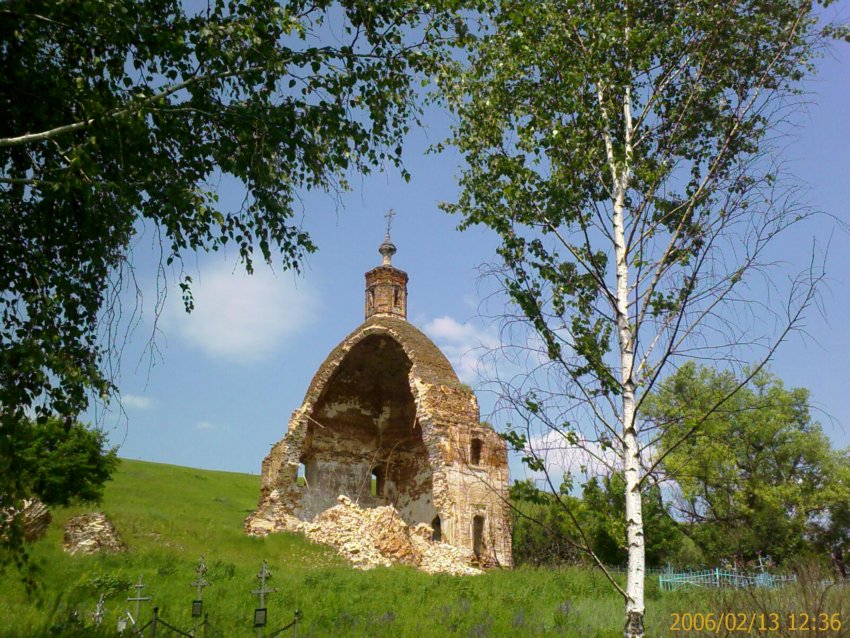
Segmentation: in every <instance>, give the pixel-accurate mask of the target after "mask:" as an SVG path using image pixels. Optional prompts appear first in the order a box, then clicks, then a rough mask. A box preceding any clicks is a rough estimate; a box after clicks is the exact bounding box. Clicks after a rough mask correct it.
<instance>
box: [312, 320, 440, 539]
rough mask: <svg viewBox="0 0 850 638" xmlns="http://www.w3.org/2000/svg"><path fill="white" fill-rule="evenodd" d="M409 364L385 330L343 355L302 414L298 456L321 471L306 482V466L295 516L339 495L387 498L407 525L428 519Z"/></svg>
mask: <svg viewBox="0 0 850 638" xmlns="http://www.w3.org/2000/svg"><path fill="white" fill-rule="evenodd" d="M411 367H412V364H411V361H410V359H409V358H408V357H407V354H406V353H405V351H404V349H403V348H402V347H401V345H400V344H399V343H398V342H397V341H396V340H395V339H393V338H392V337H390V336H388V335H385V334H373V335H370V336H368V337H365V338H363V339H362V340H361V341H359V342H358V343H357V344H356V345H355V346H354V347H352V348H351V350H349V352H348V353H347V354H346V355H345V358H344V359H343V360H342V361H341V362H340V363H339V365H338V367H337V368H336V370H335V371H334V372H333V374H332V375H331V376H330V378H328V380H327V381H326V382H325V385H324V389H323V392H322V394H321V395H320V396H319V397H318V399H317V400H316V403H315V404H314V407H313V410H312V411H311V413H310V415H309V419H310V426H309V432H308V435H307V438H306V439H305V443H304V448H303V449H302V455H305V456H306V455H307V454H309V456H310V457H311V458H314V459H316V460H317V461H318V463H319V464H320V465H321V470H322V471H321V475H320V476H319V479H318V483H317V484H314V483H313V482H310V481H309V478H310V477H309V467H308V471H307V480H308V482H310V490H309V491H306V490H305V492H304V494H305V496H304V498H302V500H301V502H300V504H299V506H298V509H297V511H296V516H298V517H299V518H301V519H302V520H311V519H312V518H313V517H314V516H316V515H317V514H319V513H320V512H323V511H325V510H327V509H329V508H330V507H333V506H334V505H335V504H336V503H337V498H338V497H339V496H340V495H345V496H348V497H349V498H351V499H352V500H353V501H356V502H357V503H359V504H360V506H361V507H377V506H380V505H386V504H391V505H393V507H395V508H396V510H397V511H398V512H399V514H400V515H401V517H402V518H403V519H404V520H405V522H407V523H409V524H413V525H415V524H417V523H428V522H430V521H431V520H432V519H433V518H434V515H435V514H436V513H437V512H436V508H435V506H434V504H433V502H432V498H433V485H432V469H431V465H430V461H429V457H428V452H427V450H426V448H425V442H424V441H423V438H422V428H421V427H416V415H417V412H416V403H415V401H414V399H413V394H412V392H411V389H410V385H409V376H410V369H411Z"/></svg>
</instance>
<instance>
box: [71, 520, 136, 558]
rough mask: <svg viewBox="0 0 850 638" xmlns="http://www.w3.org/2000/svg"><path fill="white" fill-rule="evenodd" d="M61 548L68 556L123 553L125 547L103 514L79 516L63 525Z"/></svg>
mask: <svg viewBox="0 0 850 638" xmlns="http://www.w3.org/2000/svg"><path fill="white" fill-rule="evenodd" d="M62 546H63V547H64V549H65V551H66V552H68V553H69V554H77V553H82V554H94V553H95V552H100V551H105V552H123V551H124V550H125V549H126V546H125V545H124V543H123V542H121V538H120V537H119V536H118V530H116V529H115V526H114V525H113V524H112V521H110V520H109V519H108V518H106V516H105V515H104V514H101V513H100V512H93V513H92V514H80V515H79V516H75V517H73V518H72V519H70V520H69V521H68V523H67V524H66V525H65V535H64V538H63V542H62Z"/></svg>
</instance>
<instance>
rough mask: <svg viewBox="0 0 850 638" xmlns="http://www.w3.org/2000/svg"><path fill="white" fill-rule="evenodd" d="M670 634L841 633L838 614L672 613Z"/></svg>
mask: <svg viewBox="0 0 850 638" xmlns="http://www.w3.org/2000/svg"><path fill="white" fill-rule="evenodd" d="M670 619H671V623H670V631H671V632H679V631H681V632H693V631H696V632H708V633H714V634H719V633H720V632H723V633H724V634H729V633H742V634H757V633H771V632H779V631H783V632H800V633H805V632H808V631H811V632H819V633H824V632H827V633H828V632H836V633H838V632H839V631H841V627H842V624H841V614H827V613H815V614H807V613H805V612H794V613H784V612H783V613H780V612H768V613H762V612H758V613H753V612H749V613H748V612H737V613H736V612H718V613H701V612H700V613H690V612H685V613H676V612H673V613H671V614H670Z"/></svg>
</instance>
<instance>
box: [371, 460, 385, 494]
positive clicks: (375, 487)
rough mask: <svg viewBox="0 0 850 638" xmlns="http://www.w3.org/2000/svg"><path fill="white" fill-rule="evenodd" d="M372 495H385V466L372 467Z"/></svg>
mask: <svg viewBox="0 0 850 638" xmlns="http://www.w3.org/2000/svg"><path fill="white" fill-rule="evenodd" d="M371 478H372V489H371V494H372V496H383V495H384V468H382V467H381V466H378V467H375V468H373V469H372V477H371Z"/></svg>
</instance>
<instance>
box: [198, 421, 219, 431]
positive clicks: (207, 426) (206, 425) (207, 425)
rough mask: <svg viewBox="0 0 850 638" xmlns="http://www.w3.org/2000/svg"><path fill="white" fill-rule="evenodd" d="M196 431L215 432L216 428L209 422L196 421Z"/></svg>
mask: <svg viewBox="0 0 850 638" xmlns="http://www.w3.org/2000/svg"><path fill="white" fill-rule="evenodd" d="M195 429H196V430H215V429H216V427H215V426H214V425H213V424H212V423H210V422H209V421H197V422H196V423H195Z"/></svg>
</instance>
